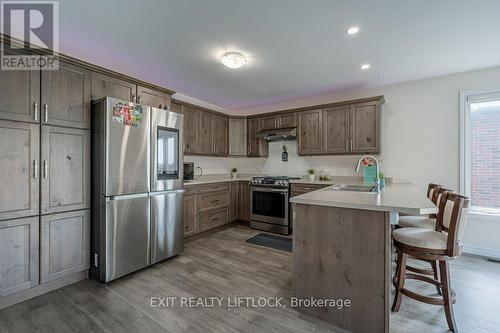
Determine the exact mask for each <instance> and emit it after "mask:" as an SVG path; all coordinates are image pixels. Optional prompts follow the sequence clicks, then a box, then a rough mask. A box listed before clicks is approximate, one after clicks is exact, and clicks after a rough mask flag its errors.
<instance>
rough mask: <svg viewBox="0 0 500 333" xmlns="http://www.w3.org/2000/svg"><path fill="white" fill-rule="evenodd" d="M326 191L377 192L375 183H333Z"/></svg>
mask: <svg viewBox="0 0 500 333" xmlns="http://www.w3.org/2000/svg"><path fill="white" fill-rule="evenodd" d="M327 190H328V191H346V192H364V193H377V186H376V185H346V184H335V185H333V186H332V187H329V188H328V189H327Z"/></svg>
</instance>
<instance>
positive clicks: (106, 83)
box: [92, 73, 137, 103]
mask: <svg viewBox="0 0 500 333" xmlns="http://www.w3.org/2000/svg"><path fill="white" fill-rule="evenodd" d="M136 93H137V86H136V85H135V84H133V83H131V82H128V81H125V80H121V79H117V78H114V77H111V76H107V75H104V74H101V73H92V100H96V99H99V98H103V97H106V96H109V97H114V98H118V99H121V100H124V101H129V102H134V103H135V101H136V98H135V97H136Z"/></svg>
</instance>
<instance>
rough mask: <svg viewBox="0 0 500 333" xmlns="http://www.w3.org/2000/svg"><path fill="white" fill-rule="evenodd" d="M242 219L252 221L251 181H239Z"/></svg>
mask: <svg viewBox="0 0 500 333" xmlns="http://www.w3.org/2000/svg"><path fill="white" fill-rule="evenodd" d="M239 186H240V188H239V192H240V193H239V195H240V202H239V206H240V207H239V208H240V214H239V215H240V220H243V221H250V182H246V181H245V182H243V181H241V182H239Z"/></svg>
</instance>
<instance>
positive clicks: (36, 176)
mask: <svg viewBox="0 0 500 333" xmlns="http://www.w3.org/2000/svg"><path fill="white" fill-rule="evenodd" d="M33 178H35V179H37V178H38V161H37V160H33Z"/></svg>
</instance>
